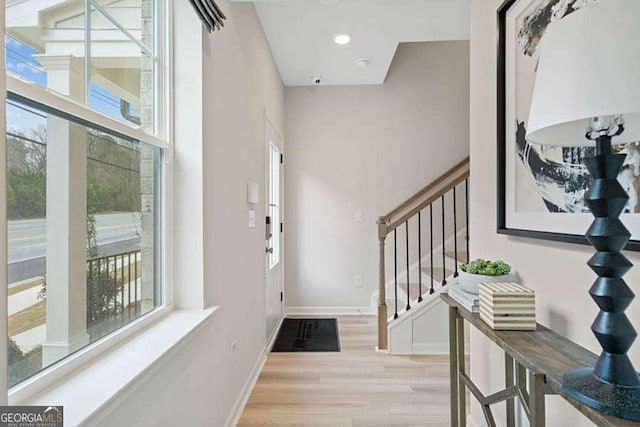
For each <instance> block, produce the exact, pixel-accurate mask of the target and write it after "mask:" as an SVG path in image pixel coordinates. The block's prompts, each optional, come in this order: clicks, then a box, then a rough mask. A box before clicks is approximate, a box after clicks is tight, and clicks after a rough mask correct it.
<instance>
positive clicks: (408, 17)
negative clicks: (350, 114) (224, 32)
mask: <svg viewBox="0 0 640 427" xmlns="http://www.w3.org/2000/svg"><path fill="white" fill-rule="evenodd" d="M234 1H250V0H234ZM254 3H255V7H256V10H257V12H258V15H259V17H260V21H261V22H262V26H263V28H264V32H265V34H266V36H267V39H268V41H269V44H270V46H271V50H272V52H273V55H274V57H275V60H276V63H277V64H278V68H279V69H280V74H281V76H282V80H283V82H284V84H285V85H286V86H312V85H315V84H314V82H313V78H312V77H313V76H322V83H321V84H322V85H367V84H374V85H377V84H382V83H384V80H385V77H386V75H387V71H388V70H389V66H390V65H391V61H392V59H393V55H394V53H395V51H396V48H397V46H398V43H401V42H418V41H435V40H461V39H468V38H469V0H256V1H254ZM341 33H346V34H349V35H350V36H351V43H349V44H348V45H346V46H339V45H337V44H335V43H334V41H333V38H334V36H335V35H336V34H341ZM359 58H367V59H369V61H370V65H369V67H368V68H366V69H361V68H359V67H358V66H357V65H356V60H357V59H359Z"/></svg>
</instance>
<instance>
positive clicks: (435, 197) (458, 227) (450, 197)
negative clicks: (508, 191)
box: [377, 157, 469, 349]
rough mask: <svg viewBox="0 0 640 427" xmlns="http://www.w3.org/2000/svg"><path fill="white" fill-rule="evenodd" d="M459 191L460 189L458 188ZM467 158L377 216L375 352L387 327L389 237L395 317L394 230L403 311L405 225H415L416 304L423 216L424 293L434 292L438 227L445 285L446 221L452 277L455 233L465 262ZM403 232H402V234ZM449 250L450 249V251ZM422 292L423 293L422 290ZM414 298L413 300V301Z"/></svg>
mask: <svg viewBox="0 0 640 427" xmlns="http://www.w3.org/2000/svg"><path fill="white" fill-rule="evenodd" d="M462 187H463V188H462ZM461 190H462V191H464V201H465V206H464V209H465V212H464V214H465V215H464V224H459V220H458V217H457V216H458V212H459V211H458V203H459V202H458V194H459V193H458V192H459V191H461ZM468 201H469V157H467V158H466V159H464V160H463V161H461V162H460V163H458V164H457V165H455V166H454V167H452V168H451V169H449V170H448V171H447V172H445V173H444V174H443V175H442V176H440V177H439V178H438V179H436V180H435V181H433V182H432V183H430V184H429V185H427V186H426V187H424V188H423V189H422V190H420V191H418V192H417V193H416V194H414V195H413V196H411V197H410V198H408V199H407V200H406V201H405V202H403V203H401V204H400V205H399V206H398V207H396V208H395V209H393V210H392V211H391V212H389V213H388V214H386V215H384V216H381V217H380V218H379V219H378V222H377V223H378V242H379V283H378V348H379V349H386V348H387V323H388V319H389V318H388V307H387V296H386V286H387V277H386V265H385V262H386V260H385V257H386V255H385V251H386V240H387V237H388V236H389V235H391V234H393V285H394V297H393V302H394V307H393V318H394V319H397V318H398V317H399V315H400V314H399V311H400V310H399V308H398V303H399V300H398V285H399V283H398V229H401V233H402V231H404V238H405V242H404V245H403V246H404V250H405V256H406V260H405V261H406V263H405V265H403V267H405V268H406V294H407V303H406V306H405V307H404V309H405V311H409V310H411V301H412V298H411V277H410V276H411V275H410V262H409V253H410V244H409V240H410V237H411V234H410V231H409V221H415V223H416V225H417V242H414V243H417V244H416V245H413V246H412V247H414V248H415V247H416V246H417V259H418V261H417V263H418V265H417V270H418V284H417V285H418V289H417V295H415V294H414V295H415V296H414V299H415V301H416V302H417V303H420V302H422V296H423V285H424V284H423V278H422V271H423V270H422V262H423V245H422V243H423V242H422V240H423V238H422V230H423V214H424V215H426V217H427V218H428V223H427V227H428V229H429V272H430V274H429V276H430V283H429V288H428V292H429V294H433V293H434V292H435V288H434V286H435V285H434V282H435V281H436V279H435V277H434V276H436V274H435V271H436V270H435V269H436V268H439V267H437V266H436V263H437V262H438V261H439V260H438V261H436V257H439V255H440V254H436V253H435V252H434V229H435V228H436V227H438V226H439V227H440V233H439V235H440V236H441V237H442V241H441V255H442V274H441V276H442V278H441V280H439V281H440V284H441V285H442V286H444V285H446V284H447V273H446V272H447V268H446V267H447V266H446V259H447V245H446V242H447V236H446V226H447V220H449V221H450V222H449V224H450V225H452V226H453V227H452V233H453V234H452V236H453V248H452V249H453V258H454V261H455V262H454V271H453V276H454V277H456V276H457V275H458V261H459V259H458V258H459V255H458V250H459V248H458V231H462V230H464V233H465V234H464V239H465V242H466V254H467V255H466V258H467V259H466V260H465V261H468V257H469V203H468ZM434 206H435V207H436V208H440V211H441V212H440V217H441V218H440V221H437V218H436V221H437V225H436V226H435V227H434ZM402 229H404V230H402ZM450 249H451V248H450ZM425 291H426V289H425ZM416 297H417V298H416Z"/></svg>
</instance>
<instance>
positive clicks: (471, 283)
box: [458, 271, 517, 295]
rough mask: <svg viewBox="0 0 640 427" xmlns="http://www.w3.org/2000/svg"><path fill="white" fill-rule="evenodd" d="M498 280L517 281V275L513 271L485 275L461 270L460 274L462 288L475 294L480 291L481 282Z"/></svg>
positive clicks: (495, 281) (459, 283) (459, 279)
mask: <svg viewBox="0 0 640 427" xmlns="http://www.w3.org/2000/svg"><path fill="white" fill-rule="evenodd" d="M497 282H509V283H517V279H516V275H515V274H514V273H513V272H511V273H509V274H505V275H503V276H484V275H482V274H470V273H465V272H464V271H460V272H459V275H458V285H460V288H461V289H462V290H463V291H465V292H468V293H470V294H474V295H478V294H479V293H480V283H497Z"/></svg>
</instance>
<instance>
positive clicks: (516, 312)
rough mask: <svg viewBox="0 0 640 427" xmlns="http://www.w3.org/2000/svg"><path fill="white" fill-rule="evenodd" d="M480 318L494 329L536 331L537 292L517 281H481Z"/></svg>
mask: <svg viewBox="0 0 640 427" xmlns="http://www.w3.org/2000/svg"><path fill="white" fill-rule="evenodd" d="M480 318H481V319H482V320H483V321H484V322H485V323H486V324H487V325H489V326H491V328H492V329H494V330H503V331H510V330H513V331H534V330H535V329H536V294H535V292H534V291H532V290H531V289H529V288H526V287H524V286H522V285H518V284H516V283H481V284H480Z"/></svg>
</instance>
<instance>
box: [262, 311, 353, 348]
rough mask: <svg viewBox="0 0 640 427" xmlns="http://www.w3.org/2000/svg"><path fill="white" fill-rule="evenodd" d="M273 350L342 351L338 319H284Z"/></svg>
mask: <svg viewBox="0 0 640 427" xmlns="http://www.w3.org/2000/svg"><path fill="white" fill-rule="evenodd" d="M271 351H272V352H275V353H281V352H300V351H340V339H339V337H338V321H337V320H336V319H288V318H287V319H284V320H283V321H282V326H280V331H279V332H278V337H277V338H276V342H275V344H274V345H273V349H271Z"/></svg>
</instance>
